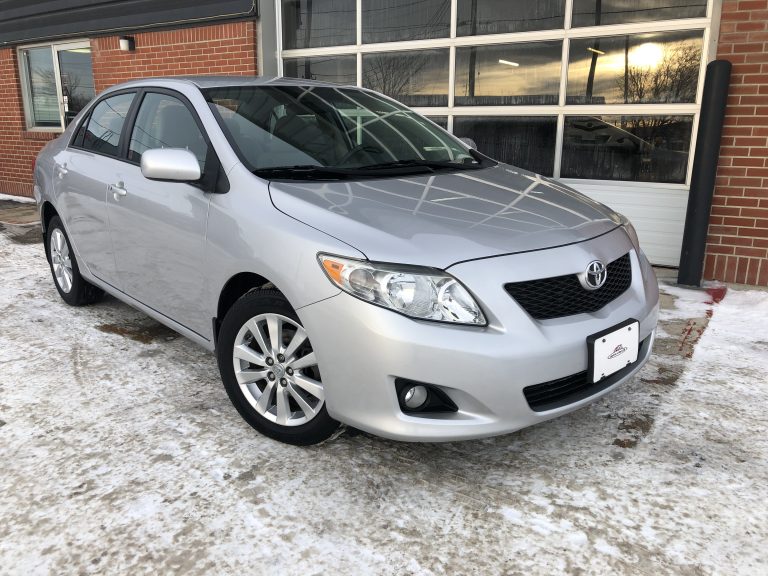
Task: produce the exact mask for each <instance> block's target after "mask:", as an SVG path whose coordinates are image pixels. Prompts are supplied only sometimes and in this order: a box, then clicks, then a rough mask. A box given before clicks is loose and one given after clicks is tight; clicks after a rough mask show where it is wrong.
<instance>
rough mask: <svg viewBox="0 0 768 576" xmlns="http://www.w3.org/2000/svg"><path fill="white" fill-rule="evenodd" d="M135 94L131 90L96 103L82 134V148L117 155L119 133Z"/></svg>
mask: <svg viewBox="0 0 768 576" xmlns="http://www.w3.org/2000/svg"><path fill="white" fill-rule="evenodd" d="M135 95H136V94H134V93H133V92H131V93H129V94H118V95H117V96H112V97H111V98H107V99H106V100H102V101H101V102H99V103H98V104H97V105H96V107H95V108H94V109H93V111H92V112H91V116H90V118H89V119H88V128H86V130H85V133H84V134H83V144H82V146H83V148H85V149H87V150H93V151H94V152H99V153H101V154H109V155H110V156H117V155H118V152H119V151H120V150H119V148H120V134H121V132H122V130H123V124H125V118H126V116H127V115H128V109H129V108H130V107H131V102H133V97H134V96H135Z"/></svg>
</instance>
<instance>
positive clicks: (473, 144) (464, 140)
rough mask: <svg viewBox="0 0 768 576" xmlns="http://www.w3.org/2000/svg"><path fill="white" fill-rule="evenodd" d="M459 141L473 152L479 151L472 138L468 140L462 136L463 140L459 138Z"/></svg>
mask: <svg viewBox="0 0 768 576" xmlns="http://www.w3.org/2000/svg"><path fill="white" fill-rule="evenodd" d="M459 140H461V141H462V142H464V144H466V145H467V146H469V147H470V148H471V149H472V150H477V144H476V143H475V141H474V140H472V138H467V137H466V136H462V137H461V138H459Z"/></svg>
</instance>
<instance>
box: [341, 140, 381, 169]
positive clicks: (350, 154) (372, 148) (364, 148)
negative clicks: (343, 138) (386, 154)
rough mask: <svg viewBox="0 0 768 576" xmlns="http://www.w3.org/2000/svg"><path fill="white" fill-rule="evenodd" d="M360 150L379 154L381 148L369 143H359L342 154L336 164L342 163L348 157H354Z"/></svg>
mask: <svg viewBox="0 0 768 576" xmlns="http://www.w3.org/2000/svg"><path fill="white" fill-rule="evenodd" d="M360 152H369V153H373V154H381V148H379V147H378V146H371V145H370V144H361V145H360V146H355V147H354V148H351V149H350V150H349V151H348V152H347V153H346V154H344V156H342V157H341V158H340V159H339V161H338V164H339V165H343V164H344V163H345V162H346V161H347V160H349V159H350V158H354V157H355V155H357V154H359V153H360Z"/></svg>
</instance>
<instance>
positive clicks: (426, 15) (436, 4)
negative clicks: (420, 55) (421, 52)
mask: <svg viewBox="0 0 768 576" xmlns="http://www.w3.org/2000/svg"><path fill="white" fill-rule="evenodd" d="M362 10H363V42H364V43H366V44H370V43H372V42H395V41H397V40H421V39H424V38H447V37H448V35H449V34H450V31H451V2H450V0H419V1H418V2H414V1H413V0H365V1H364V2H363V7H362Z"/></svg>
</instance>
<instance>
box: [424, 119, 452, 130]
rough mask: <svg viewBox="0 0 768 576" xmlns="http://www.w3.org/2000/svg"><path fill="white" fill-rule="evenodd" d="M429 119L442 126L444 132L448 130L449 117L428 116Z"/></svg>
mask: <svg viewBox="0 0 768 576" xmlns="http://www.w3.org/2000/svg"><path fill="white" fill-rule="evenodd" d="M427 118H429V119H430V120H431V121H432V122H434V123H435V124H437V125H438V126H440V128H442V129H443V130H448V116H427Z"/></svg>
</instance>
